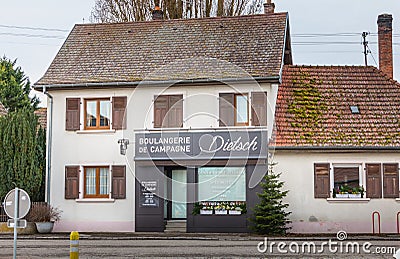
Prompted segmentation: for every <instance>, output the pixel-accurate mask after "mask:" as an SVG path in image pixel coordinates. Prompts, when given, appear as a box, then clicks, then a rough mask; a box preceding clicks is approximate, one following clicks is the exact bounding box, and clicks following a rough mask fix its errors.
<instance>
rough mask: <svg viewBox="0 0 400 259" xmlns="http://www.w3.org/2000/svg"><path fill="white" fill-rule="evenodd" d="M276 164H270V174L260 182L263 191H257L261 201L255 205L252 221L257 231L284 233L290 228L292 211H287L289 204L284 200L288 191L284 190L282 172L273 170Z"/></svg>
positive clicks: (261, 232) (275, 233) (260, 232)
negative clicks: (281, 179) (281, 178)
mask: <svg viewBox="0 0 400 259" xmlns="http://www.w3.org/2000/svg"><path fill="white" fill-rule="evenodd" d="M274 166H275V164H270V165H269V166H268V174H266V175H265V176H264V179H263V181H262V182H261V183H260V185H261V187H262V189H263V192H262V193H257V195H258V197H259V198H260V202H259V203H258V204H257V205H256V206H255V207H254V210H253V212H254V216H253V217H252V218H250V221H251V222H253V224H254V225H253V226H252V229H253V230H254V231H255V232H256V233H259V234H268V235H284V234H286V231H287V230H288V229H290V227H288V223H290V221H289V219H288V216H289V215H290V213H291V212H288V211H286V209H287V208H288V207H289V204H285V203H283V201H282V199H283V198H284V197H285V196H286V195H287V193H288V191H282V187H283V185H284V182H282V181H280V180H279V177H280V175H281V174H280V173H279V174H277V173H275V172H274V171H273V167H274Z"/></svg>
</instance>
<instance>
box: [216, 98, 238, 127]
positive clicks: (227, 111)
mask: <svg viewBox="0 0 400 259" xmlns="http://www.w3.org/2000/svg"><path fill="white" fill-rule="evenodd" d="M234 96H235V95H234V94H233V93H220V94H219V126H220V127H226V126H234V125H235V108H234Z"/></svg>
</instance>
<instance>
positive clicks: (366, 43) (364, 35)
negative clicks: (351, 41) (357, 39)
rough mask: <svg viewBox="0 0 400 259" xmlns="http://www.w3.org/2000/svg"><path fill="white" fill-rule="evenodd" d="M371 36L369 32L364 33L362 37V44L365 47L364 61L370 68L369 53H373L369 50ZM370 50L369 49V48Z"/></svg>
mask: <svg viewBox="0 0 400 259" xmlns="http://www.w3.org/2000/svg"><path fill="white" fill-rule="evenodd" d="M368 35H369V32H366V31H364V32H363V33H362V37H363V42H362V44H363V45H364V52H363V53H364V61H365V66H368V58H367V56H368V53H371V51H369V50H367V48H368V41H367V36H368ZM368 49H369V48H368Z"/></svg>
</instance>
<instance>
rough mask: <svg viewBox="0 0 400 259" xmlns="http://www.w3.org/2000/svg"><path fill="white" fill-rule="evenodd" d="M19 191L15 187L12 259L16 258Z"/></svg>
mask: <svg viewBox="0 0 400 259" xmlns="http://www.w3.org/2000/svg"><path fill="white" fill-rule="evenodd" d="M18 200H19V190H18V187H15V196H14V252H13V259H16V258H17V222H18V218H19V215H18V212H19V208H18V207H19V204H18Z"/></svg>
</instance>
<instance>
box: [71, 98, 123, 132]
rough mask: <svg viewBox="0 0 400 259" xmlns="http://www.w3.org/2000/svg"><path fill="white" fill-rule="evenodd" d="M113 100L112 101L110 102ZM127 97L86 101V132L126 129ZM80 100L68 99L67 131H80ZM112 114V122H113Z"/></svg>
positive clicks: (84, 108)
mask: <svg viewBox="0 0 400 259" xmlns="http://www.w3.org/2000/svg"><path fill="white" fill-rule="evenodd" d="M110 100H111V101H110ZM126 105H127V97H126V96H122V97H112V98H111V99H110V98H101V99H85V100H84V103H83V110H84V120H83V125H84V126H83V129H85V130H102V129H103V130H108V129H110V128H112V129H114V130H121V129H125V128H126ZM80 111H81V99H80V98H67V99H66V115H65V130H67V131H76V130H80V125H81V124H80ZM111 114H112V121H111Z"/></svg>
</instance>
